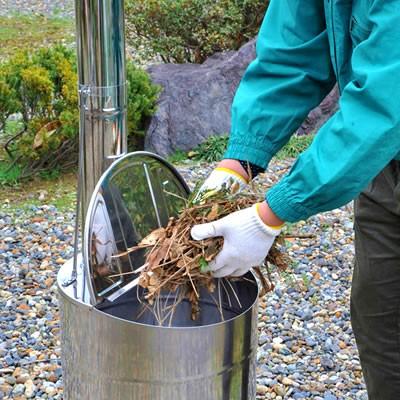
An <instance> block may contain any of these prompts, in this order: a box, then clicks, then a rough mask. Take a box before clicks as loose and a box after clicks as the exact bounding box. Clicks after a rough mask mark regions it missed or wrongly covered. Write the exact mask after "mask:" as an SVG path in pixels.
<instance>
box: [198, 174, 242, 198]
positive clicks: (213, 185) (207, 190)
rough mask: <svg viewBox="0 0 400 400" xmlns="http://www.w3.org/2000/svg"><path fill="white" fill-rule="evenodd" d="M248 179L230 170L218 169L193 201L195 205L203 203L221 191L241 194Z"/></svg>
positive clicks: (205, 182)
mask: <svg viewBox="0 0 400 400" xmlns="http://www.w3.org/2000/svg"><path fill="white" fill-rule="evenodd" d="M247 183H248V182H247V181H246V179H245V178H244V177H243V176H241V175H240V174H239V173H237V172H236V171H233V170H231V169H230V168H225V167H217V168H215V169H214V170H213V171H212V172H211V174H210V175H209V176H208V178H207V179H206V180H205V181H204V183H203V184H202V185H201V187H200V189H199V190H198V191H197V194H196V196H195V197H194V199H193V202H194V203H198V202H201V201H202V200H205V199H206V198H208V197H211V196H212V195H213V194H215V193H217V192H219V191H220V190H223V189H226V190H229V191H231V193H232V194H233V193H238V192H240V191H241V190H242V189H243V188H244V187H245V186H246V185H247Z"/></svg>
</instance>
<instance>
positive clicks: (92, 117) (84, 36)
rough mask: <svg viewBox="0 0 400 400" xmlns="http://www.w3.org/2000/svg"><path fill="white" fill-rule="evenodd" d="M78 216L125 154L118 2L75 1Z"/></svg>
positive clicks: (122, 49)
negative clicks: (77, 102)
mask: <svg viewBox="0 0 400 400" xmlns="http://www.w3.org/2000/svg"><path fill="white" fill-rule="evenodd" d="M75 8H76V27H77V48H78V75H79V93H80V96H79V100H80V113H81V126H80V130H81V136H80V137H81V139H82V140H81V142H80V155H81V161H82V164H81V173H82V179H83V184H82V213H83V220H82V222H84V221H85V215H86V210H87V207H88V204H89V200H90V197H91V195H92V193H93V190H94V188H95V186H96V184H97V182H98V180H99V178H100V176H101V174H102V173H103V172H104V171H105V170H106V169H107V168H108V167H109V165H110V164H111V162H112V161H113V160H114V159H115V158H116V157H118V156H120V155H121V154H123V153H125V152H126V78H125V39H124V12H123V11H124V1H123V0H107V1H98V0H76V1H75Z"/></svg>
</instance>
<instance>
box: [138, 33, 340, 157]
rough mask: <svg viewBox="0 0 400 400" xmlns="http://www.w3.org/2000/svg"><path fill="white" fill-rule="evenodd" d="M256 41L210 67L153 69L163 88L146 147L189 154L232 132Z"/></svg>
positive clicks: (311, 126)
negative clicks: (239, 88)
mask: <svg viewBox="0 0 400 400" xmlns="http://www.w3.org/2000/svg"><path fill="white" fill-rule="evenodd" d="M254 58H255V40H252V41H250V42H249V43H247V44H245V45H244V46H243V47H242V48H240V49H239V50H238V51H230V52H225V53H218V54H216V55H214V56H212V57H210V58H209V59H208V60H207V61H206V62H205V63H203V64H201V65H199V64H159V65H153V66H150V67H149V68H148V72H149V73H150V75H151V77H152V81H153V82H154V83H156V84H159V85H161V86H162V87H163V92H162V94H161V95H160V98H159V102H158V109H157V112H156V114H155V115H154V116H153V118H152V119H151V121H150V125H149V128H148V130H147V134H146V139H145V149H146V150H151V151H154V152H156V153H158V154H160V155H163V156H166V155H169V154H171V153H173V152H174V151H176V150H178V149H179V150H190V149H193V148H194V147H195V146H196V145H198V144H199V143H201V142H203V141H204V140H205V139H206V138H207V137H208V136H211V135H221V134H227V133H229V131H230V112H231V104H232V100H233V96H234V94H235V91H236V89H237V86H238V84H239V82H240V79H241V77H242V76H243V73H244V71H245V70H246V68H247V66H248V65H249V63H250V62H251V61H252V60H253V59H254ZM336 97H337V96H336V95H335V94H334V95H332V96H331V97H330V98H329V99H328V100H327V101H326V102H325V103H324V104H323V107H319V108H317V109H315V110H313V111H312V112H311V113H310V116H309V118H308V119H307V120H306V121H305V124H304V125H303V127H302V128H301V129H300V132H299V133H301V134H304V133H307V132H309V131H312V130H315V129H316V128H317V127H318V126H320V125H321V123H322V122H323V121H324V120H326V119H327V118H328V117H329V115H331V113H332V112H333V111H334V110H335V108H336Z"/></svg>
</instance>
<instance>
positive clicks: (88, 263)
mask: <svg viewBox="0 0 400 400" xmlns="http://www.w3.org/2000/svg"><path fill="white" fill-rule="evenodd" d="M188 195H189V188H188V187H187V185H186V183H185V182H184V181H183V179H182V178H181V176H180V175H179V173H178V172H177V171H176V170H175V168H174V167H173V166H172V165H170V164H169V163H168V162H167V161H165V160H164V159H162V158H161V157H159V156H157V155H155V154H152V153H148V152H144V151H142V152H135V153H130V154H127V155H125V156H123V157H121V158H119V159H118V160H117V161H115V162H114V163H113V164H112V165H111V166H110V167H109V168H108V170H107V171H106V172H105V173H104V174H103V175H102V176H101V178H100V180H99V182H98V184H97V185H96V188H95V189H94V192H93V196H92V199H91V201H90V203H89V207H88V211H87V217H86V223H85V230H84V235H83V259H84V266H85V268H86V269H87V278H88V287H89V292H90V295H91V299H92V304H97V303H99V302H101V301H103V299H104V298H109V299H110V296H112V299H113V300H115V299H116V298H118V295H119V294H121V295H122V294H123V293H125V292H126V288H125V286H127V285H129V283H130V282H132V281H133V280H134V279H135V278H136V277H137V274H134V273H133V271H135V270H136V269H137V268H139V267H140V266H142V265H143V263H144V249H142V250H136V251H134V252H129V253H128V254H127V252H128V250H129V249H130V248H131V247H133V246H136V245H137V244H138V243H139V242H140V241H141V240H142V239H143V238H144V237H145V236H147V235H148V234H149V233H150V232H151V231H153V230H154V229H156V228H159V227H161V226H166V225H167V223H168V220H169V218H170V217H174V216H176V215H178V213H179V211H180V210H181V209H182V208H183V207H184V206H185V199H186V198H187V197H188ZM99 226H101V229H102V230H103V231H106V232H107V235H105V236H106V237H107V242H110V245H111V243H112V248H113V252H112V256H111V257H110V258H109V259H107V260H105V261H104V262H101V263H98V262H97V260H98V259H100V258H101V257H99V256H98V254H97V253H98V251H99V250H98V248H99V247H101V246H98V244H104V243H99V239H98V237H97V235H96V228H97V227H99ZM103 233H104V232H103Z"/></svg>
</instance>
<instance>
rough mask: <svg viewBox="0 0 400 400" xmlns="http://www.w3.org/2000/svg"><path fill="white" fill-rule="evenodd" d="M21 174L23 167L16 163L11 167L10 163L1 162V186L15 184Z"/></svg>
mask: <svg viewBox="0 0 400 400" xmlns="http://www.w3.org/2000/svg"><path fill="white" fill-rule="evenodd" d="M20 176H21V168H20V167H19V166H18V165H14V166H12V167H11V168H10V167H9V165H8V164H6V163H4V162H0V186H14V185H16V184H17V183H18V181H19V178H20Z"/></svg>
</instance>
